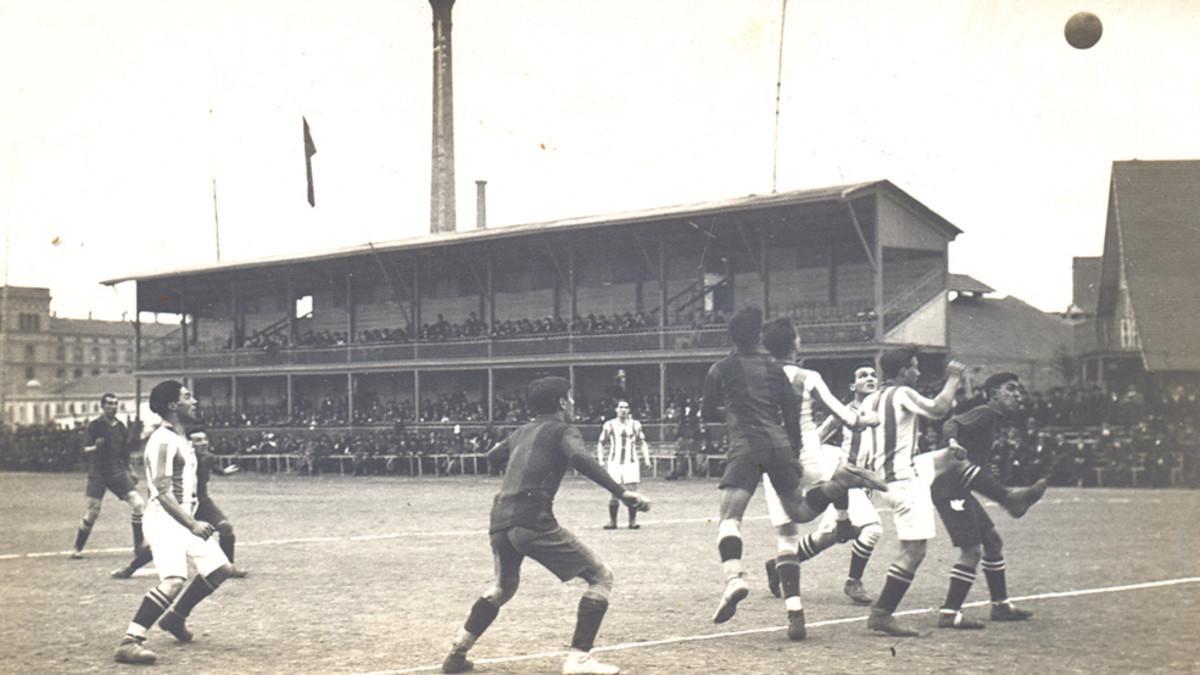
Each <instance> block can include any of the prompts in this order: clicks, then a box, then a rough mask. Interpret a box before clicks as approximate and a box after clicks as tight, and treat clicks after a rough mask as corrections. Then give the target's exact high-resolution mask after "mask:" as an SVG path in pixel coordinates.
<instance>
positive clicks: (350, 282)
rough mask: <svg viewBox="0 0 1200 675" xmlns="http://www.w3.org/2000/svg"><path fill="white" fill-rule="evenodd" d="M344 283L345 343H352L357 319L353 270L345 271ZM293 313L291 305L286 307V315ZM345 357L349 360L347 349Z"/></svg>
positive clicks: (289, 302) (290, 303)
mask: <svg viewBox="0 0 1200 675" xmlns="http://www.w3.org/2000/svg"><path fill="white" fill-rule="evenodd" d="M345 283H346V343H347V344H354V343H355V342H357V340H355V339H354V331H355V324H356V323H357V320H356V319H357V317H356V316H355V314H357V312H355V310H354V273H353V272H351V271H349V270H347V271H346V281H345ZM294 302H295V300H289V301H288V304H289V305H292V303H294ZM295 314H296V312H294V311H293V310H292V307H288V316H295ZM346 358H347V360H349V358H350V352H349V350H347V351H346Z"/></svg>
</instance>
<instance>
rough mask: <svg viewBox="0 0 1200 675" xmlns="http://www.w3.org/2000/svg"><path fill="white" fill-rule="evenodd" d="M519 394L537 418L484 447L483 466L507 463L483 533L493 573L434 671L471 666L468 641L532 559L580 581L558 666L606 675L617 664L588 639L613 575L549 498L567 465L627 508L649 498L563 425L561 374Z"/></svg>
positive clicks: (568, 407) (571, 403)
mask: <svg viewBox="0 0 1200 675" xmlns="http://www.w3.org/2000/svg"><path fill="white" fill-rule="evenodd" d="M526 399H527V400H528V402H529V407H530V408H531V409H532V410H533V412H534V413H536V414H537V419H535V420H534V421H532V422H530V423H528V424H525V425H524V426H522V427H520V428H519V429H517V430H516V431H514V432H513V433H512V435H511V436H509V437H508V438H506V439H504V440H503V441H500V442H499V443H497V444H496V446H495V447H493V448H492V449H491V450H490V451H489V452H488V464H489V465H490V466H500V465H503V464H504V463H505V462H507V464H508V469H507V471H505V473H504V481H503V483H501V485H500V492H499V493H497V494H496V497H495V499H494V500H493V501H492V512H491V526H490V527H489V537H490V538H491V543H492V556H493V559H494V561H495V570H496V577H495V579H494V580H493V581H492V584H491V586H489V587H488V589H487V590H486V591H484V592H483V595H482V597H480V598H479V599H477V600H476V601H475V604H474V605H473V606H472V607H471V613H470V614H469V615H468V616H467V621H466V623H465V624H464V625H463V627H462V628H461V629H460V630H459V631H458V635H457V636H456V637H455V638H454V643H453V644H452V645H451V648H450V653H449V654H448V655H447V656H446V658H445V660H443V661H442V672H444V673H461V672H465V671H468V670H471V668H472V667H474V664H473V663H472V662H471V660H470V659H468V658H467V652H468V651H470V649H471V647H473V646H474V645H475V642H476V640H478V639H479V637H480V636H481V635H483V633H484V631H486V630H487V629H488V626H490V625H492V621H494V620H495V619H496V615H497V614H499V612H500V608H501V607H503V606H504V604H505V603H506V602H508V601H509V600H511V599H512V597H513V595H514V594H516V592H517V586H518V585H519V584H520V581H521V562H522V561H523V560H524V559H525V558H527V557H528V558H533V559H534V560H536V561H538V562H539V563H541V565H542V566H543V567H545V568H546V569H547V570H550V572H551V573H553V574H554V575H555V576H557V577H558V578H559V579H560V580H562V581H570V580H571V579H574V578H576V577H578V578H581V579H583V580H584V581H586V582H587V584H588V587H587V589H586V590H585V591H584V592H583V597H582V598H580V600H579V610H578V615H577V618H576V621H575V634H574V636H573V637H572V638H571V652H570V654H568V656H567V658H566V661H564V662H563V666H562V672H563V673H564V675H570V674H583V673H587V674H608V675H614V674H615V673H619V672H620V670H621V669H620V668H617V667H616V666H613V665H609V664H606V663H601V662H600V661H598V660H597V659H596V658H595V657H593V656H592V654H591V650H592V645H593V643H594V642H595V640H596V634H597V633H598V632H599V631H600V623H601V622H602V621H603V620H604V614H605V612H607V611H608V597H609V594H610V593H611V592H612V587H613V573H612V570H611V569H609V567H608V565H605V564H604V562H603V561H601V560H600V558H598V557H597V556H596V554H595V553H593V552H592V550H591V549H589V548H588V547H587V546H585V545H584V544H583V542H581V541H579V540H578V539H576V538H575V535H573V534H571V533H570V532H568V531H567V530H565V529H563V528H562V527H560V526H559V524H558V521H557V520H556V519H555V517H554V510H553V507H554V497H555V495H556V494H557V493H558V488H559V486H560V485H561V484H562V479H563V476H564V475H565V474H566V472H567V469H569V468H573V469H575V470H577V471H579V472H580V473H582V474H583V475H585V476H587V477H588V478H590V479H591V480H593V481H594V482H595V483H597V484H598V485H600V486H601V487H604V488H606V489H607V490H608V491H609V492H611V493H612V494H614V495H616V497H617V498H618V499H620V500H621V501H622V502H624V503H625V505H626V506H628V507H630V508H635V509H639V510H641V511H646V510H649V508H650V502H648V501H647V500H646V499H644V498H643V497H642V496H641V495H639V494H638V493H636V492H631V491H629V490H626V489H625V488H623V487H621V485H620V484H618V483H617V482H616V481H614V480H613V479H612V478H611V477H609V475H608V472H607V471H606V470H605V469H604V467H603V466H601V465H600V464H599V463H598V462H597V461H596V460H595V459H593V458H592V455H591V453H590V452H588V449H587V446H586V445H584V442H583V436H582V435H580V433H579V429H578V428H577V427H575V426H574V425H573V424H571V422H572V420H573V419H574V416H575V399H574V398H572V397H571V383H570V382H568V381H567V380H566V379H565V378H562V377H543V378H540V379H537V380H534V381H533V382H530V383H529V389H528V394H527V396H526Z"/></svg>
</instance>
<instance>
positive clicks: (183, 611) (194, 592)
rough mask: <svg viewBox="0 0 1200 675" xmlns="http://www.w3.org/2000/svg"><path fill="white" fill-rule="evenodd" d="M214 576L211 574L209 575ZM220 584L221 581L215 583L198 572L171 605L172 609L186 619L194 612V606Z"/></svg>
mask: <svg viewBox="0 0 1200 675" xmlns="http://www.w3.org/2000/svg"><path fill="white" fill-rule="evenodd" d="M212 576H213V575H211V574H210V575H209V577H212ZM220 585H221V584H220V582H217V583H213V582H211V581H209V580H208V579H206V578H204V577H202V576H200V575H199V574H197V575H196V576H194V577H192V580H191V581H190V582H189V583H188V585H187V586H186V587H184V589H183V592H182V593H180V594H179V598H178V599H177V600H176V601H175V604H174V605H173V606H172V607H171V611H172V612H175V613H176V614H178V615H179V616H181V617H183V618H185V619H186V618H187V617H188V615H189V614H191V613H192V608H194V607H195V606H196V605H198V604H200V601H201V600H203V599H205V598H207V597H208V596H210V595H212V592H213V591H215V590H217V586H220Z"/></svg>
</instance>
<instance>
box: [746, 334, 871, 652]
mask: <svg viewBox="0 0 1200 675" xmlns="http://www.w3.org/2000/svg"><path fill="white" fill-rule="evenodd" d="M763 346H764V347H766V348H767V351H768V352H769V353H770V354H771V356H772V357H774V358H775V360H776V361H777V362H778V363H780V364H781V365H782V366H783V372H784V374H785V375H786V376H787V378H788V381H789V383H790V384H791V387H792V391H793V393H794V394H795V396H796V399H797V401H798V406H799V408H798V414H799V417H800V437H801V439H802V441H803V442H802V443H801V448H800V456H799V460H800V465H801V467H803V474H802V475H801V477H800V485H801V487H802V488H809V487H811V486H813V485H816V484H817V483H819V482H821V481H825V480H828V479H829V478H830V476H831V475H832V474H833V472H834V471H835V470H836V469H837V467H838V465H839V464H841V463H842V457H841V452H840V451H839V450H838V448H836V447H833V446H824V445H822V444H821V436H820V433H819V430H818V428H817V424H816V421H815V420H814V419H813V403H814V402H816V401H820V402H821V403H823V404H824V405H825V407H827V408H828V409H829V410H830V411H831V412H832V413H833V414H832V416H833V417H836V418H837V419H839V420H840V421H841V422H842V423H843V424H845V425H846V426H847V427H849V428H852V429H860V430H861V429H864V428H866V427H868V426H873V425H876V424H878V423H879V420H878V418H876V417H875V416H874V415H873V414H872V413H871V412H869V411H858V410H854V409H851V408H849V407H847V406H845V405H843V404H842V402H841V401H839V400H838V399H837V398H836V397H834V395H833V394H832V393H831V392H830V391H829V387H828V386H827V385H826V384H825V380H824V378H822V377H821V374H820V373H818V372H817V371H815V370H808V369H806V368H801V367H799V366H797V365H795V361H796V354H797V351H798V350H799V348H800V337H799V335H798V334H797V333H796V327H795V326H794V325H793V324H792V320H791V319H789V318H781V319H776V320H775V321H772V322H771V323H770V324H768V325H767V327H766V328H765V329H764V330H763ZM763 492H764V496H765V497H766V500H767V513H768V514H769V516H770V519H771V525H772V526H773V527H774V528H775V541H776V548H777V553H776V557H775V559H774V560H768V561H767V579H768V583H770V580H771V579H772V578H773V577H774V578H776V579H777V580H778V583H777V584H774V585H772V588H771V591H772V594H774V595H776V596H779V595H782V596H783V600H784V605H785V607H786V609H787V617H788V639H790V640H803V639H804V638H805V637H806V636H807V634H808V632H807V629H806V627H805V623H804V605H803V603H802V601H801V597H800V563H801V561H802V560H804V559H805V558H806V557H812V556H811V555H808V556H805V549H804V542H803V541H801V539H800V533H799V529H798V528H797V526H796V523H794V522H792V520H791V519H790V518H788V515H787V513H786V512H784V510H783V506H782V504H781V503H780V500H779V496H778V495H777V494H776V492H775V490H774V489H773V488H772V486H771V479H770V478H769V477H768V476H763ZM851 495H855V496H857V497H858V499H856V500H855V506H856V507H857V508H856V509H855V510H856V511H857V512H858V513H856V515H857V516H858V520H860V521H863V522H865V521H869V520H870V516H871V515H872V514H874V511H875V510H874V508H872V507H871V506H870V500H869V499H867V498H865V497H864V496H863V494H862V491H861V490H849V491H847V492H846V493H844V494H841V495H840V496H838V497H837V498H836V499H834V500H833V503H832V504H831V505H830V506H829V507H828V508H826V509H825V514H826V517H827V518H830V519H831V520H832V523H831V531H830V536H831V537H837V536H841V537H842V538H843V539H844V540H846V541H848V540H850V539H853V538H854V537H855V536H857V535H858V533H859V531H858V528H857V527H856V526H855V525H854V524H853V523H852V522H851V514H850V507H851V504H850V499H851ZM863 499H866V501H867V510H868V511H867V512H866V513H863V508H862V505H861V504H860V503H859V501H860V500H863ZM874 515H875V522H878V521H879V518H878V514H874ZM810 536H811V535H810ZM777 589H778V590H779V591H780V592H778V593H777V592H776V590H777Z"/></svg>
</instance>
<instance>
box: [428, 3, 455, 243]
mask: <svg viewBox="0 0 1200 675" xmlns="http://www.w3.org/2000/svg"><path fill="white" fill-rule="evenodd" d="M429 4H430V5H431V6H432V7H433V166H432V171H431V173H432V183H433V185H432V190H431V198H430V202H429V231H430V232H432V233H434V234H437V233H439V232H453V231H454V73H453V70H452V68H451V59H450V56H451V54H450V9H451V8H452V7H454V0H429Z"/></svg>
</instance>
